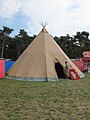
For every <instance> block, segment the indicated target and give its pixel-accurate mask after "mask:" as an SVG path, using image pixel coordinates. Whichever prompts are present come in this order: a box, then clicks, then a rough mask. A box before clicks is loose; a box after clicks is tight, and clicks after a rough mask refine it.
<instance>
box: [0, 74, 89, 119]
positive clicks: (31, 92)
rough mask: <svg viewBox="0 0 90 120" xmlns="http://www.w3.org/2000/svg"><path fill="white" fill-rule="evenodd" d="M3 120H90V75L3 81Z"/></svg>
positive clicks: (0, 83) (0, 104)
mask: <svg viewBox="0 0 90 120" xmlns="http://www.w3.org/2000/svg"><path fill="white" fill-rule="evenodd" d="M0 120H90V74H86V77H85V78H83V79H80V80H77V81H72V80H61V81H60V82H28V81H27V82H26V81H13V80H7V79H3V80H0Z"/></svg>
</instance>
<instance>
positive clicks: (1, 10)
mask: <svg viewBox="0 0 90 120" xmlns="http://www.w3.org/2000/svg"><path fill="white" fill-rule="evenodd" d="M41 22H43V23H45V22H47V23H48V25H47V26H46V29H47V30H48V31H49V33H50V34H51V35H53V36H61V35H66V34H70V35H75V34H76V32H77V31H80V32H82V31H87V32H90V0H0V29H2V27H3V26H7V27H10V28H13V29H14V31H13V34H12V35H17V34H18V33H19V30H20V29H25V30H26V31H27V32H28V34H29V35H37V34H38V33H39V31H40V30H41V29H42V26H41V25H40V23H41Z"/></svg>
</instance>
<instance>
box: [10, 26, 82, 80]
mask: <svg viewBox="0 0 90 120" xmlns="http://www.w3.org/2000/svg"><path fill="white" fill-rule="evenodd" d="M56 61H57V62H58V63H59V65H60V66H61V68H62V69H61V73H60V74H62V71H64V67H65V61H67V62H68V65H69V67H71V68H74V69H75V70H76V72H77V73H78V74H79V76H80V78H82V77H84V74H83V73H82V72H81V71H80V70H79V69H78V68H77V67H76V66H75V65H74V64H73V62H72V61H71V60H70V59H69V58H68V56H67V55H66V54H65V53H64V51H63V50H62V49H61V48H60V47H59V46H58V44H57V43H56V42H55V41H54V40H53V38H52V37H51V36H50V35H49V33H48V32H47V30H46V29H45V27H43V29H42V30H41V31H40V33H39V34H38V35H37V37H36V38H35V39H34V40H33V42H32V43H31V44H30V45H29V46H28V47H27V49H26V50H25V51H24V52H23V53H22V54H21V56H20V57H19V58H18V59H17V61H16V62H15V64H14V65H13V66H12V68H11V69H10V70H9V71H8V76H9V77H11V78H12V79H17V80H30V81H58V80H59V79H58V74H57V71H56V69H55V64H56Z"/></svg>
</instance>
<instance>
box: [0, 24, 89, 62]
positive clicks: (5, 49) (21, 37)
mask: <svg viewBox="0 0 90 120" xmlns="http://www.w3.org/2000/svg"><path fill="white" fill-rule="evenodd" d="M13 31H14V30H13V29H12V28H9V27H6V26H3V28H2V29H0V57H1V58H6V59H11V60H16V59H17V58H18V57H19V56H20V55H21V54H22V52H23V51H24V50H25V49H26V48H27V47H28V45H29V44H30V43H31V42H32V41H33V40H34V38H35V37H36V35H33V36H29V35H28V33H27V32H26V31H25V30H24V29H20V31H19V33H18V34H17V35H16V36H14V37H11V36H10V35H11V33H12V32H13ZM53 38H54V40H55V41H56V42H57V44H58V45H59V46H60V47H61V48H62V49H63V51H64V52H65V53H66V54H67V55H68V56H69V57H70V58H80V57H82V53H83V51H90V39H89V32H87V31H83V32H76V34H75V35H72V36H70V35H69V34H67V35H66V36H60V37H57V36H55V37H53Z"/></svg>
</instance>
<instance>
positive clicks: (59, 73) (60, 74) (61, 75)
mask: <svg viewBox="0 0 90 120" xmlns="http://www.w3.org/2000/svg"><path fill="white" fill-rule="evenodd" d="M55 70H56V73H57V76H58V78H65V73H64V70H63V67H62V66H61V64H60V63H59V62H55Z"/></svg>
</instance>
